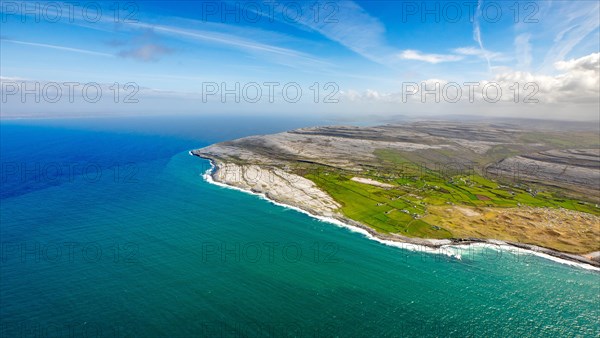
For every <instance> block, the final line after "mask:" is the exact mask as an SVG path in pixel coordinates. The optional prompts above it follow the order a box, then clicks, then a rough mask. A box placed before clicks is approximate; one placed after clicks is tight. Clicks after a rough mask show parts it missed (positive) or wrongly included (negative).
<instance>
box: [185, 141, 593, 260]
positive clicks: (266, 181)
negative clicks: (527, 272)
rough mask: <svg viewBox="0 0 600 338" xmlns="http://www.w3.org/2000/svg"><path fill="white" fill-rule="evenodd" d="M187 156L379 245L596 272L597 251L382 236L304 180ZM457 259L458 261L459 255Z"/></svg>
mask: <svg viewBox="0 0 600 338" xmlns="http://www.w3.org/2000/svg"><path fill="white" fill-rule="evenodd" d="M190 154H191V155H194V156H198V157H201V158H204V159H207V160H209V161H210V162H211V164H212V165H213V169H212V170H211V172H210V176H211V177H212V179H213V180H214V181H215V182H218V183H221V184H224V185H227V186H230V187H235V188H238V189H240V190H244V191H248V192H251V193H254V194H259V195H263V196H264V197H266V198H267V199H269V200H271V201H273V202H276V203H278V204H282V205H286V206H291V207H293V208H295V209H300V210H302V211H304V212H305V213H307V214H309V215H311V216H313V217H316V218H319V219H323V218H327V219H331V220H335V221H337V222H339V223H341V224H345V225H346V226H347V227H350V228H355V229H359V230H361V232H363V233H365V234H368V236H369V237H371V238H373V239H376V240H379V241H381V242H393V243H397V244H399V245H397V246H402V244H408V245H412V246H420V247H423V248H428V249H433V250H440V249H443V248H445V247H448V246H466V245H474V244H481V245H486V246H490V247H491V246H493V247H503V246H505V247H512V248H516V249H522V250H526V251H528V252H531V253H533V254H536V255H538V256H542V257H545V258H549V259H552V258H554V259H555V260H556V259H558V260H563V261H565V262H571V263H575V264H582V265H583V266H584V267H585V265H587V266H588V267H586V268H592V269H594V270H597V271H600V255H599V253H598V252H593V253H589V254H587V255H585V256H584V255H576V254H570V253H564V252H560V251H556V250H553V249H549V248H544V247H540V246H536V245H530V244H524V243H517V242H508V241H499V240H493V239H481V238H454V239H423V238H411V237H406V236H402V235H399V234H382V233H379V232H377V231H375V230H374V229H372V228H370V227H368V226H366V225H364V224H362V223H359V222H356V221H354V220H352V219H349V218H347V217H345V216H343V215H342V214H340V213H339V212H337V211H336V210H337V209H338V207H339V204H338V203H337V202H335V201H334V200H333V199H332V198H331V197H330V196H329V195H327V194H326V193H325V192H323V191H321V190H320V189H318V188H317V187H316V185H315V184H314V183H313V182H312V181H310V180H308V179H306V178H304V177H301V176H298V175H294V174H291V173H288V172H285V171H283V170H281V169H279V168H276V167H268V168H267V167H263V166H259V165H256V164H247V165H246V164H243V165H241V164H236V163H233V162H225V161H222V160H220V159H219V158H218V157H217V156H211V154H207V153H205V152H203V151H202V150H193V151H191V152H190ZM457 258H459V259H460V256H459V257H457ZM565 262H563V263H565Z"/></svg>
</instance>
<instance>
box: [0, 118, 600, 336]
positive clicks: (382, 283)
mask: <svg viewBox="0 0 600 338" xmlns="http://www.w3.org/2000/svg"><path fill="white" fill-rule="evenodd" d="M318 123H320V124H322V123H326V121H325V122H324V121H310V120H283V119H280V120H276V119H275V120H274V119H266V118H262V119H256V118H247V117H240V118H237V119H233V120H228V121H225V120H223V119H221V118H219V117H214V118H191V117H190V118H181V119H178V120H173V119H171V118H153V119H139V118H138V119H136V118H128V119H124V118H123V119H114V120H108V119H98V120H89V119H85V120H83V119H82V120H59V121H56V120H46V121H27V122H2V123H1V124H0V141H1V142H0V151H1V152H0V156H1V162H2V172H1V181H0V182H1V189H0V241H1V245H2V246H1V250H0V253H1V257H0V258H1V260H0V318H1V331H0V334H1V336H2V337H14V336H17V337H19V336H25V337H30V336H74V337H85V336H92V337H94V336H99V337H115V336H117V337H128V336H138V337H154V336H164V337H187V336H205V337H240V336H242V337H243V336H250V337H257V336H259V337H279V336H292V337H293V336H301V337H331V336H339V337H348V336H353V337H379V336H389V337H412V336H432V337H434V336H443V337H445V336H457V337H462V336H475V337H491V336H497V337H523V336H540V337H542V336H550V337H556V336H586V337H597V336H599V335H600V324H599V322H598V318H599V316H600V308H599V304H600V283H599V282H600V274H599V273H597V272H591V271H587V270H584V269H581V268H577V267H571V266H566V265H562V264H558V263H556V262H552V261H548V260H544V259H541V258H538V257H536V256H532V255H514V254H512V253H508V252H498V251H495V250H491V249H480V250H476V251H474V252H472V253H471V254H469V255H463V260H462V261H458V260H455V259H452V258H449V257H446V256H443V255H431V254H425V253H419V252H410V251H406V250H402V249H398V248H393V247H387V246H384V245H382V244H379V243H377V242H374V241H370V240H368V239H366V238H364V237H363V236H362V235H360V234H356V233H352V232H350V231H348V230H346V229H343V228H338V227H336V226H334V225H331V224H327V223H323V222H319V221H316V220H314V219H311V218H309V217H308V216H306V215H304V214H300V213H298V212H295V211H293V210H289V209H285V208H281V207H278V206H274V205H272V204H270V203H268V202H267V201H264V200H261V199H259V198H257V197H255V196H251V195H247V194H244V193H240V192H237V191H233V190H229V189H224V188H220V187H217V186H213V185H209V184H207V183H206V182H204V181H203V180H202V178H201V176H200V175H201V174H202V173H203V172H204V171H205V170H206V169H207V168H208V163H207V162H206V161H204V160H202V159H199V158H196V157H192V156H189V155H188V154H187V151H188V150H190V149H194V148H198V147H202V146H205V145H208V144H211V143H213V142H218V141H223V140H226V139H231V138H236V137H242V136H246V135H252V134H260V133H271V132H275V131H281V130H287V129H291V128H295V127H302V126H308V125H314V124H318Z"/></svg>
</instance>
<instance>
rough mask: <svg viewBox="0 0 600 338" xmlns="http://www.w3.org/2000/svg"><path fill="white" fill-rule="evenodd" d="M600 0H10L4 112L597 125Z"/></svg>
mask: <svg viewBox="0 0 600 338" xmlns="http://www.w3.org/2000/svg"><path fill="white" fill-rule="evenodd" d="M599 4H600V2H598V1H595V0H591V1H590V0H586V1H556V0H545V1H487V0H479V1H477V0H475V1H441V2H435V1H423V2H421V1H391V0H385V1H378V0H375V1H373V0H371V1H322V2H319V1H277V2H273V1H264V2H263V1H191V0H188V1H121V2H117V1H102V2H97V1H80V2H54V1H52V2H46V1H27V2H21V1H2V2H1V5H0V12H1V15H2V19H1V27H2V29H1V30H0V66H1V67H0V79H1V81H2V86H1V88H0V91H1V92H2V101H1V102H2V103H1V104H2V109H1V111H0V117H1V118H15V117H39V116H43V117H62V116H65V115H66V116H75V115H77V116H92V115H94V116H95V115H111V114H113V115H119V114H121V115H122V114H125V115H140V114H163V115H164V114H173V115H176V114H224V115H227V114H233V113H236V114H239V113H248V114H278V115H283V114H290V115H294V116H298V115H302V114H331V115H332V116H334V115H335V116H342V117H348V118H353V117H356V118H360V117H362V118H369V117H375V118H385V117H393V116H424V117H426V116H435V115H446V114H457V115H462V114H467V115H477V116H486V115H490V116H511V117H532V118H539V117H544V118H558V119H574V120H597V119H599V117H598V110H599V108H600V107H599V101H598V100H599V91H600V89H599V86H600V84H599V78H600V76H599V74H600V64H599V62H600V61H599V55H600V54H599V52H600V46H599V44H600V42H599V41H600V30H599V25H600V7H599Z"/></svg>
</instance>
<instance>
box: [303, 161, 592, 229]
mask: <svg viewBox="0 0 600 338" xmlns="http://www.w3.org/2000/svg"><path fill="white" fill-rule="evenodd" d="M377 155H378V157H380V158H381V160H382V161H383V162H385V163H388V164H392V165H390V166H388V167H387V168H386V169H383V170H382V169H377V170H366V171H364V172H362V173H361V174H360V175H358V174H356V173H353V172H347V171H343V170H337V169H331V168H325V167H315V168H312V169H311V170H310V171H309V172H308V173H305V175H304V176H305V177H306V178H308V179H310V180H312V181H313V182H315V184H316V185H317V186H318V187H319V188H321V189H322V190H323V191H325V192H327V193H328V194H329V195H331V196H332V197H333V198H334V199H335V200H336V201H337V202H338V203H340V205H341V206H342V207H341V210H340V211H341V212H342V213H343V214H344V215H345V216H347V217H348V218H351V219H353V220H356V221H359V222H361V223H363V224H366V225H369V226H370V227H372V228H373V229H375V230H377V231H379V232H381V233H399V234H402V235H405V236H409V237H421V238H452V237H454V236H453V234H452V232H451V231H450V230H448V229H444V228H440V227H439V226H436V225H434V224H429V223H427V222H425V221H423V220H422V219H421V218H422V217H424V216H426V215H427V213H428V207H429V206H443V205H457V206H467V207H501V208H518V207H520V206H531V207H548V208H565V209H569V210H576V211H582V212H586V213H589V214H593V215H600V209H599V208H598V207H596V206H595V205H594V204H592V203H589V202H583V201H577V200H574V199H567V198H562V197H561V196H557V195H555V194H554V193H552V192H550V191H538V190H536V189H537V188H534V187H528V186H525V185H523V184H521V183H518V182H513V183H512V184H506V183H503V184H500V183H498V182H494V181H492V180H490V179H487V178H485V177H483V176H481V175H479V174H477V173H475V172H465V170H461V171H458V170H457V171H456V172H453V170H450V169H451V168H441V169H440V170H435V169H428V168H425V167H424V166H420V165H417V164H415V163H413V162H409V161H406V160H404V159H403V158H402V157H401V156H400V155H398V154H394V153H392V152H381V153H378V154H377ZM355 176H360V177H365V178H370V179H373V180H377V181H379V182H382V183H386V184H391V185H393V186H394V188H382V187H378V186H374V185H370V184H363V183H358V182H355V181H352V180H351V178H352V177H355Z"/></svg>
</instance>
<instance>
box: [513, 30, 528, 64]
mask: <svg viewBox="0 0 600 338" xmlns="http://www.w3.org/2000/svg"><path fill="white" fill-rule="evenodd" d="M530 39H531V34H529V33H523V34H519V35H517V37H516V38H515V53H516V55H517V62H518V64H517V66H518V67H519V68H520V69H529V66H530V65H531V43H530V42H529V40H530Z"/></svg>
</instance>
